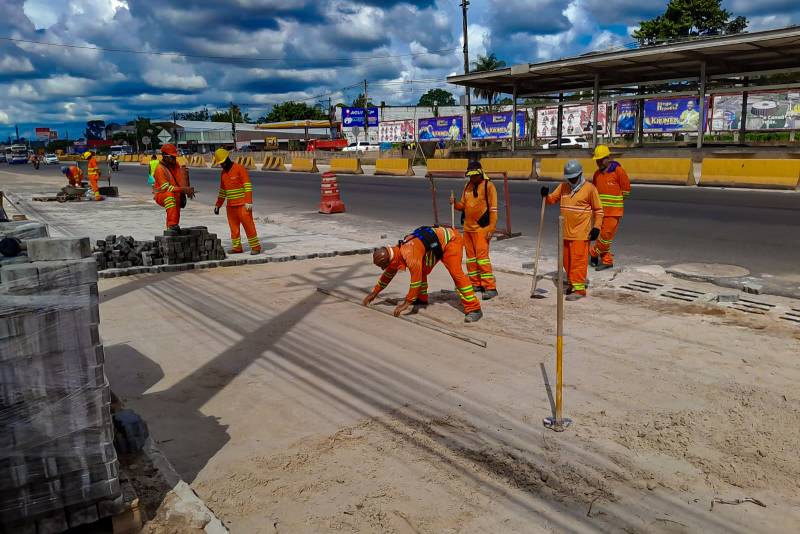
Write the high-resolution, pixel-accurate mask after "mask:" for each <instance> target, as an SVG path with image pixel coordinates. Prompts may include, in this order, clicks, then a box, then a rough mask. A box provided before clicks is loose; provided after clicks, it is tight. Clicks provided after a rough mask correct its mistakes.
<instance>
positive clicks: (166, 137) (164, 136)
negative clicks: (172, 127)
mask: <svg viewBox="0 0 800 534" xmlns="http://www.w3.org/2000/svg"><path fill="white" fill-rule="evenodd" d="M158 139H159V141H161V142H162V143H169V142H170V140H171V139H172V136H171V135H170V134H169V132H168V131H166V130H161V133H159V134H158Z"/></svg>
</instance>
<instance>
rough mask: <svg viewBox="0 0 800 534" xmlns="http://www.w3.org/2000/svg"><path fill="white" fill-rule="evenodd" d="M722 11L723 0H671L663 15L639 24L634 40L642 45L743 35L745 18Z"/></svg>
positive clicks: (746, 22)
mask: <svg viewBox="0 0 800 534" xmlns="http://www.w3.org/2000/svg"><path fill="white" fill-rule="evenodd" d="M732 17H733V15H732V14H731V13H730V12H729V11H728V10H726V9H723V8H722V0H670V2H669V4H668V5H667V9H666V11H665V12H664V14H663V15H659V16H657V17H655V18H653V19H650V20H643V21H641V22H640V23H639V29H638V30H636V31H634V32H633V34H631V35H632V37H633V38H634V39H636V40H637V41H639V44H640V45H642V46H650V45H655V44H659V43H663V42H667V41H670V40H673V39H680V38H686V37H702V36H707V35H725V34H733V33H741V32H743V31H744V30H745V29H746V28H747V25H748V21H747V19H746V18H745V17H735V18H732Z"/></svg>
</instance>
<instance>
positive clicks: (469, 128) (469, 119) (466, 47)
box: [461, 0, 472, 150]
mask: <svg viewBox="0 0 800 534" xmlns="http://www.w3.org/2000/svg"><path fill="white" fill-rule="evenodd" d="M467 6H469V1H468V0H461V18H462V22H463V26H464V28H463V29H464V74H469V41H468V40H467ZM465 89H466V104H467V124H465V125H464V129H465V130H466V132H465V133H466V134H467V150H472V109H470V107H471V106H470V97H469V87H466V88H465Z"/></svg>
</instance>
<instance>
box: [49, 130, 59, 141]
mask: <svg viewBox="0 0 800 534" xmlns="http://www.w3.org/2000/svg"><path fill="white" fill-rule="evenodd" d="M50 140H51V141H57V140H58V132H57V131H55V130H50Z"/></svg>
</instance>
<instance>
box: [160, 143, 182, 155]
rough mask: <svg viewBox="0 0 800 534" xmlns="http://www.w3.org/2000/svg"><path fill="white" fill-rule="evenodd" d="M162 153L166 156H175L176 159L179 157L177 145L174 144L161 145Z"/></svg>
mask: <svg viewBox="0 0 800 534" xmlns="http://www.w3.org/2000/svg"><path fill="white" fill-rule="evenodd" d="M161 153H162V154H166V155H167V156H175V157H176V158H177V157H178V149H177V148H175V145H173V144H172V143H167V144H166V145H161Z"/></svg>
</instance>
